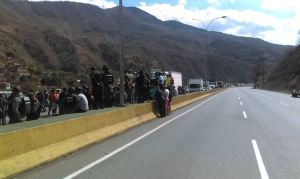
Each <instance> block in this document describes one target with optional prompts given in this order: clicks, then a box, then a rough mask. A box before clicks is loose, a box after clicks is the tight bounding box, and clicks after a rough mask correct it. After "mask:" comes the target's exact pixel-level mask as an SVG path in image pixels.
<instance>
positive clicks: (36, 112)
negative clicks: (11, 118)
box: [27, 93, 41, 121]
mask: <svg viewBox="0 0 300 179" xmlns="http://www.w3.org/2000/svg"><path fill="white" fill-rule="evenodd" d="M28 96H29V99H30V112H29V113H28V114H27V120H28V121H30V120H36V119H38V118H40V114H41V104H40V103H39V101H38V100H37V98H36V97H35V95H34V94H33V93H30V94H29V95H28Z"/></svg>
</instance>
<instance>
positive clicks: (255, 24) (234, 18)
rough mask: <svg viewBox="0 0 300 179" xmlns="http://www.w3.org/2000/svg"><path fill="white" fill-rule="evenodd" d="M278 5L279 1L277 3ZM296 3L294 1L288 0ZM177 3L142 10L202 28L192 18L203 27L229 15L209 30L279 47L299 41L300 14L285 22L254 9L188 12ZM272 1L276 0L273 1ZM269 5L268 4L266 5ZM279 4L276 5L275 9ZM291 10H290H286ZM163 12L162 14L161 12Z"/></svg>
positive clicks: (212, 25) (146, 6)
mask: <svg viewBox="0 0 300 179" xmlns="http://www.w3.org/2000/svg"><path fill="white" fill-rule="evenodd" d="M208 1H215V3H217V2H221V1H227V2H230V1H231V2H234V1H233V0H208ZM262 1H263V3H262V6H263V5H264V3H271V0H269V1H268V0H262ZM274 1H277V2H278V3H279V1H280V0H274ZM287 1H293V0H287ZM181 2H182V1H178V4H176V5H171V4H161V3H155V4H147V3H145V2H144V3H141V4H140V6H139V8H140V9H142V10H144V11H146V12H148V13H150V14H152V15H154V16H156V17H157V18H159V19H161V20H177V21H180V22H182V23H185V24H189V25H193V26H197V27H200V28H203V26H202V24H201V22H199V21H195V20H192V19H199V20H201V21H202V22H203V23H204V24H207V23H208V22H209V21H210V20H211V19H213V18H215V17H220V16H223V15H226V16H228V18H227V19H218V20H216V21H214V22H213V23H212V24H211V26H210V27H209V29H208V30H214V31H221V32H224V33H229V34H232V35H239V36H249V37H255V38H262V39H264V40H266V41H269V42H272V43H278V44H290V45H294V44H295V43H296V41H297V33H298V30H299V29H300V26H299V25H298V23H297V22H300V15H299V16H298V15H297V16H295V17H293V18H289V19H282V18H278V17H276V16H273V15H270V14H267V13H265V12H263V11H254V10H236V9H226V10H223V9H217V8H215V7H208V8H206V9H200V10H195V9H187V8H185V7H184V6H182V5H181ZM272 2H273V0H272ZM265 5H267V4H265ZM279 5H280V4H278V5H276V6H275V5H274V8H273V9H274V10H275V9H276V7H277V6H279ZM286 8H288V7H286ZM162 9H163V11H162Z"/></svg>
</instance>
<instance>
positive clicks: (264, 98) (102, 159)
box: [16, 88, 300, 179]
mask: <svg viewBox="0 0 300 179" xmlns="http://www.w3.org/2000/svg"><path fill="white" fill-rule="evenodd" d="M16 178H30V179H34V178H38V179H40V178H43V179H47V178H49V179H50V178H51V179H53V178H95V179H210V178H211V179H219V178H225V179H227V178H228V179H248V178H249V179H251V178H253V179H259V178H262V179H268V178H272V179H297V178H300V98H292V97H291V96H290V95H288V94H281V93H276V92H269V91H263V90H255V89H251V88H231V89H227V90H225V91H224V92H222V93H219V94H217V95H215V96H212V97H210V98H207V99H205V100H202V101H199V102H196V103H194V104H192V105H189V106H187V107H185V108H182V109H180V110H178V111H175V112H173V113H172V114H171V115H170V116H168V117H166V118H163V119H157V120H154V121H152V122H149V123H146V124H143V125H141V126H138V127H136V128H134V129H131V130H129V131H127V132H125V133H123V134H121V135H118V136H114V137H112V138H110V139H108V140H106V141H104V142H100V143H98V144H95V145H93V146H90V147H88V148H86V149H83V150H80V151H78V152H75V153H73V154H71V155H69V156H67V157H64V158H61V159H59V160H56V161H54V162H52V163H50V164H47V165H44V166H41V167H38V168H36V169H33V170H31V171H28V172H26V173H24V174H21V175H19V176H17V177H16Z"/></svg>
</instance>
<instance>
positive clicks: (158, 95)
mask: <svg viewBox="0 0 300 179" xmlns="http://www.w3.org/2000/svg"><path fill="white" fill-rule="evenodd" d="M155 104H156V109H157V111H158V113H159V116H160V117H164V116H165V115H166V113H165V108H164V93H163V91H162V88H160V87H159V86H157V87H156V91H155Z"/></svg>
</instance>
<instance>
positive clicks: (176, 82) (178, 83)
mask: <svg viewBox="0 0 300 179" xmlns="http://www.w3.org/2000/svg"><path fill="white" fill-rule="evenodd" d="M168 74H171V76H172V78H173V80H174V86H175V89H178V86H182V74H181V73H180V72H175V71H170V72H168Z"/></svg>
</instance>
